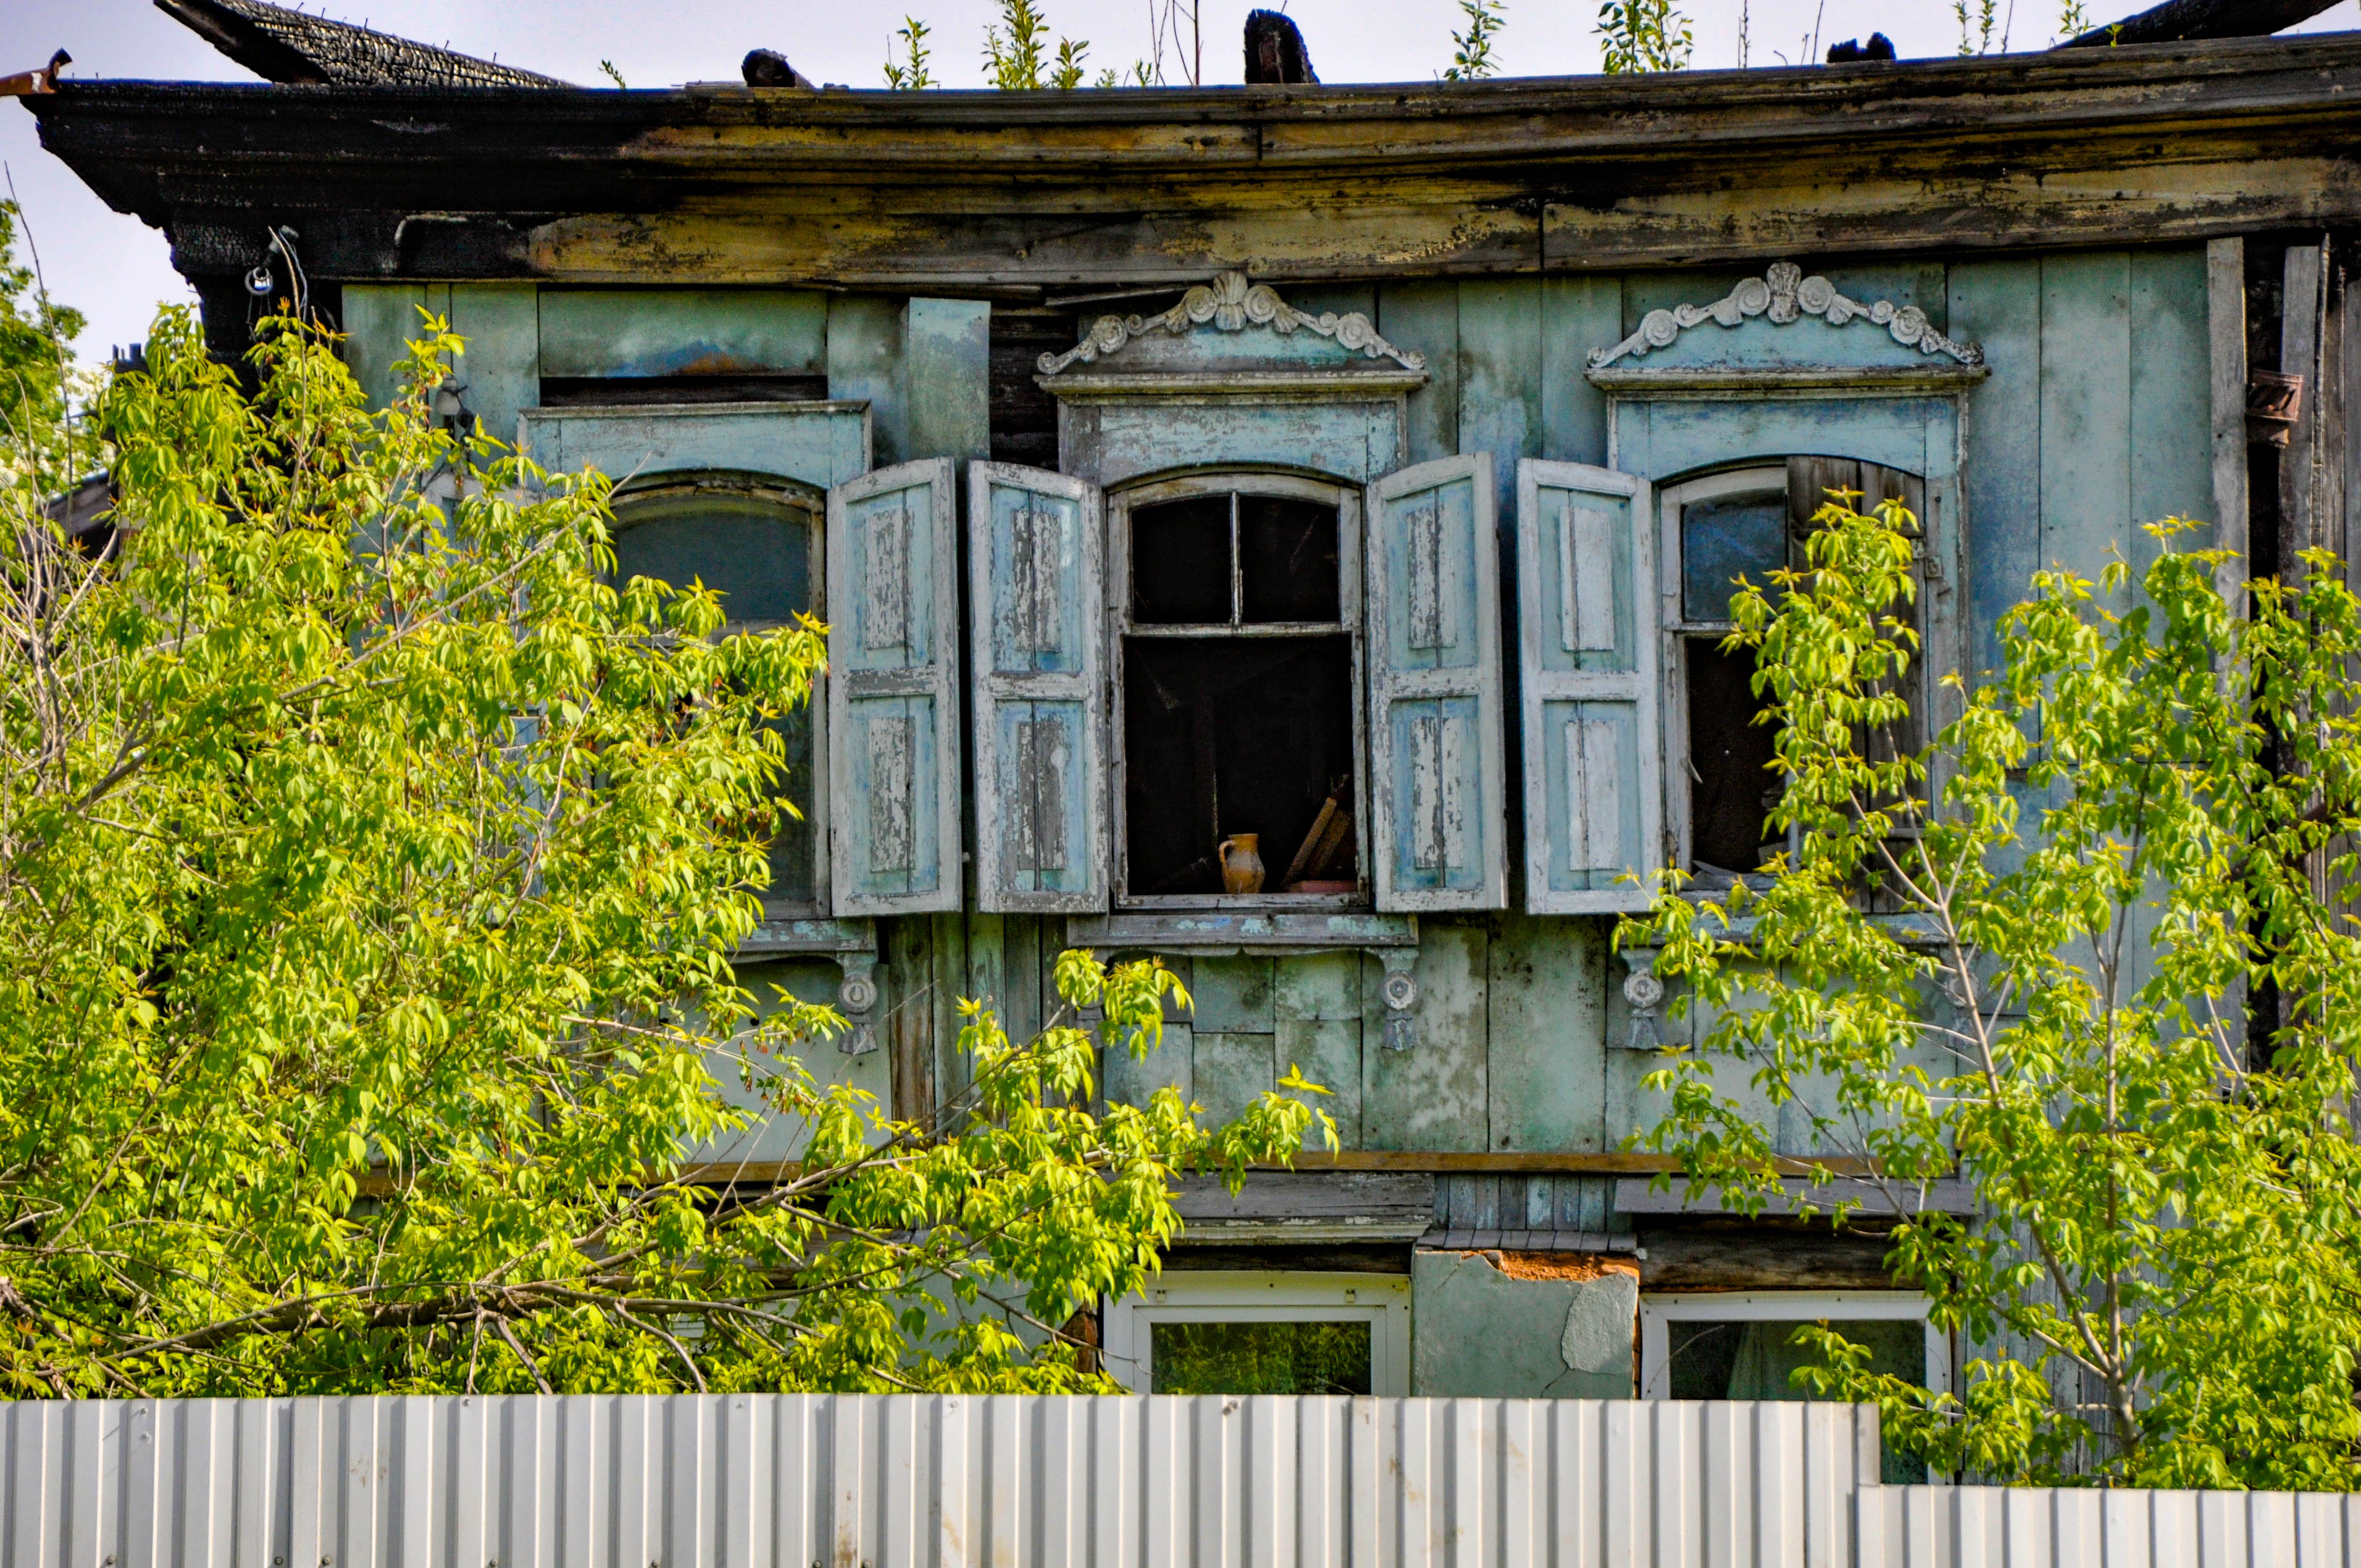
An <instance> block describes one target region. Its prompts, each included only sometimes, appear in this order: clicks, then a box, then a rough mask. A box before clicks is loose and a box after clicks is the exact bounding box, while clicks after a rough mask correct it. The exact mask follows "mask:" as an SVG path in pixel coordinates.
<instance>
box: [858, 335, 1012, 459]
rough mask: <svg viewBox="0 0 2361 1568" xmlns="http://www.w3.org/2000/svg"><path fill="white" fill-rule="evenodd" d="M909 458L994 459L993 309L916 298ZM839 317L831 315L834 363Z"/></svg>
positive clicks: (908, 350)
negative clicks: (836, 321)
mask: <svg viewBox="0 0 2361 1568" xmlns="http://www.w3.org/2000/svg"><path fill="white" fill-rule="evenodd" d="M903 321H904V332H903V344H904V347H903V356H904V363H905V364H906V367H907V385H908V389H909V391H908V397H909V418H908V433H907V438H906V439H907V441H908V445H909V453H910V455H912V456H914V457H917V456H925V457H989V456H991V455H992V307H991V306H990V305H988V304H985V303H984V302H982V301H978V300H912V301H910V302H909V303H908V304H907V305H906V307H905V310H904V316H903ZM835 330H836V323H835V318H834V316H833V315H831V316H830V317H829V333H830V334H831V338H830V345H829V346H830V354H831V362H832V360H833V351H834V340H833V335H832V334H834V332H835Z"/></svg>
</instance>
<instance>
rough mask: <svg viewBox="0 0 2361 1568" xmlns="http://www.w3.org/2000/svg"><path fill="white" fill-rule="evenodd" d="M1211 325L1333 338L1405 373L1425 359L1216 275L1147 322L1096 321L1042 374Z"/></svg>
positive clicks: (1327, 314)
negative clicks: (1153, 336)
mask: <svg viewBox="0 0 2361 1568" xmlns="http://www.w3.org/2000/svg"><path fill="white" fill-rule="evenodd" d="M1208 324H1210V325H1211V326H1212V327H1213V330H1214V331H1216V332H1243V331H1245V330H1246V328H1247V327H1248V326H1250V325H1251V326H1267V327H1268V328H1270V329H1271V330H1272V331H1273V332H1276V333H1281V334H1290V333H1296V332H1310V333H1316V334H1319V335H1320V336H1322V337H1326V338H1333V339H1334V340H1335V342H1336V345H1337V346H1338V347H1340V348H1344V349H1348V350H1350V351H1351V352H1353V353H1355V354H1358V355H1360V356H1362V357H1363V358H1365V359H1390V360H1392V361H1393V362H1394V363H1395V364H1397V365H1400V367H1402V368H1403V369H1405V370H1423V369H1425V368H1426V356H1425V355H1423V354H1406V353H1404V352H1402V350H1400V349H1399V348H1396V347H1395V346H1394V345H1392V344H1390V343H1388V342H1387V341H1386V340H1385V339H1384V338H1382V337H1380V336H1379V335H1378V329H1377V328H1376V326H1374V325H1372V324H1371V323H1370V321H1369V318H1368V317H1367V316H1365V315H1363V314H1361V313H1359V312H1358V311H1351V312H1347V313H1345V314H1344V315H1341V316H1340V315H1338V314H1337V313H1335V312H1334V311H1323V312H1321V313H1319V314H1318V315H1316V316H1314V315H1307V314H1305V313H1303V312H1301V311H1299V310H1297V309H1296V308H1295V307H1294V306H1292V305H1290V304H1289V303H1288V302H1286V301H1285V300H1282V299H1280V298H1279V294H1278V291H1275V290H1274V289H1272V288H1271V286H1270V285H1269V284H1268V283H1249V282H1247V281H1246V274H1245V273H1243V272H1221V273H1216V274H1215V275H1214V277H1213V281H1212V282H1211V283H1200V284H1198V285H1197V286H1196V287H1195V288H1193V289H1191V290H1190V291H1188V292H1187V293H1186V294H1183V295H1182V296H1180V303H1179V304H1177V305H1175V306H1173V307H1172V308H1171V309H1170V310H1169V311H1165V312H1163V313H1160V314H1158V315H1152V316H1101V317H1100V318H1099V319H1098V320H1096V321H1094V322H1093V323H1091V330H1090V331H1089V332H1087V333H1085V334H1082V342H1080V343H1078V344H1076V345H1074V346H1073V347H1071V348H1070V349H1068V350H1066V352H1065V353H1063V354H1044V355H1043V356H1041V357H1040V359H1039V361H1038V364H1039V365H1040V367H1041V374H1043V375H1044V376H1054V375H1056V374H1057V373H1058V372H1059V371H1060V370H1063V369H1064V368H1065V367H1067V366H1069V365H1072V364H1074V363H1076V362H1077V361H1079V362H1081V363H1082V364H1084V365H1088V364H1091V363H1093V362H1094V361H1096V360H1099V359H1104V358H1105V357H1106V356H1108V355H1110V354H1114V353H1116V352H1118V351H1119V350H1121V349H1122V347H1123V346H1124V345H1126V344H1127V343H1129V342H1130V341H1131V340H1132V339H1133V338H1135V337H1144V336H1146V335H1147V334H1149V333H1151V332H1161V333H1169V334H1171V335H1173V336H1175V337H1179V336H1180V335H1182V334H1186V333H1190V332H1193V331H1195V330H1196V329H1197V328H1198V327H1201V326H1205V325H1208Z"/></svg>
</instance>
